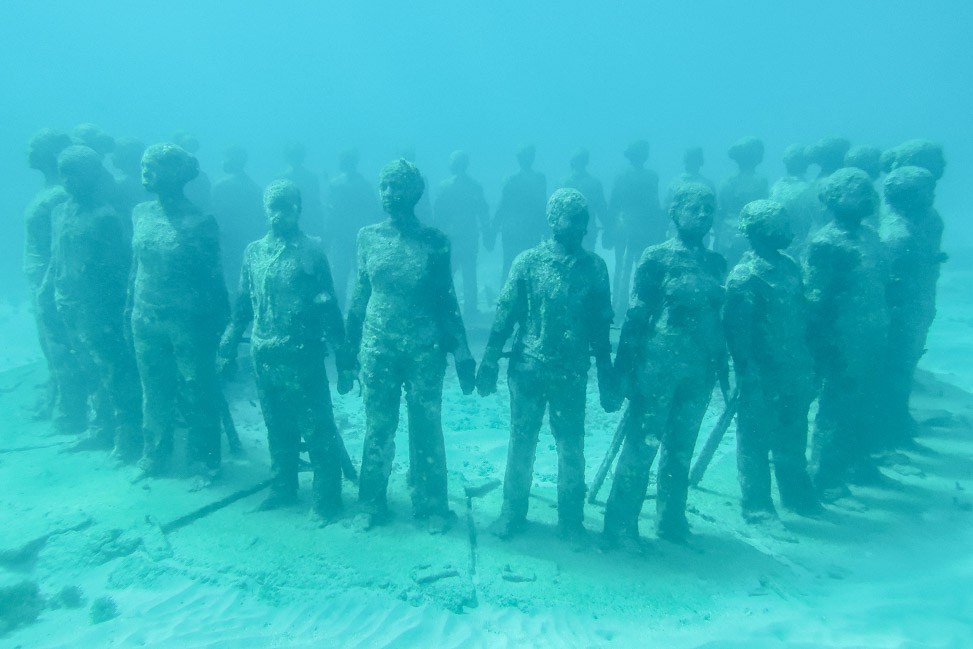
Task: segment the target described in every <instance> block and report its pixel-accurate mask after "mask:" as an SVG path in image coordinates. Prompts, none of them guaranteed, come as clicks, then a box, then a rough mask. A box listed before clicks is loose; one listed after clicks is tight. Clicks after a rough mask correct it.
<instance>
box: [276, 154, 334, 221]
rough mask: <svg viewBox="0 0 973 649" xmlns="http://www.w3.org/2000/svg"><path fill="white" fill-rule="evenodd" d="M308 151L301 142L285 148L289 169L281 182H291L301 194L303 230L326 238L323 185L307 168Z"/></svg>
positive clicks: (285, 160) (285, 171)
mask: <svg viewBox="0 0 973 649" xmlns="http://www.w3.org/2000/svg"><path fill="white" fill-rule="evenodd" d="M306 158H307V151H306V150H305V148H304V145H303V144H301V143H300V142H291V143H289V144H288V145H287V146H285V147H284V162H286V163H287V168H286V169H285V170H284V171H283V173H281V174H280V178H281V180H289V181H291V182H292V183H294V184H295V185H297V188H298V189H299V190H300V192H301V205H302V207H301V223H302V225H301V230H303V231H304V232H306V233H307V234H309V235H311V236H312V237H323V236H324V201H323V200H322V199H321V184H320V183H319V182H318V177H317V176H316V175H315V174H314V172H313V171H311V170H310V169H308V168H307V166H305V159H306Z"/></svg>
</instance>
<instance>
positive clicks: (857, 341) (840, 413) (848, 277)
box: [804, 169, 889, 500]
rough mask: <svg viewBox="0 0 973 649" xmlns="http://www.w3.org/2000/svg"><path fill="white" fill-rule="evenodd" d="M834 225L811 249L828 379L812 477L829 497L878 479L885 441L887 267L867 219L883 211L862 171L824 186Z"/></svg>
mask: <svg viewBox="0 0 973 649" xmlns="http://www.w3.org/2000/svg"><path fill="white" fill-rule="evenodd" d="M821 201H822V202H823V203H824V205H825V206H826V207H827V208H828V211H829V213H830V214H831V216H832V221H831V222H830V223H829V224H828V225H826V226H825V227H824V228H822V229H821V230H820V231H818V233H817V234H816V235H815V236H814V238H813V239H812V240H811V243H810V244H809V245H808V248H807V254H806V256H805V261H804V274H805V278H804V282H805V293H806V295H807V299H808V304H809V327H808V329H809V332H810V337H809V341H810V344H811V351H812V354H813V356H814V360H815V365H816V372H817V375H818V376H819V378H820V380H821V392H820V395H819V401H818V414H817V417H816V419H815V426H814V434H813V439H812V449H811V451H812V452H811V475H812V478H813V480H814V485H815V487H816V488H817V490H818V491H819V493H820V494H821V496H822V498H825V499H827V500H833V499H835V498H838V497H841V496H842V495H844V494H845V493H847V482H848V481H849V480H851V479H854V480H856V481H870V480H874V479H876V478H878V477H879V476H878V473H877V469H876V468H875V465H874V463H873V461H872V460H871V457H870V453H871V452H872V451H873V450H875V448H876V446H877V443H876V442H877V440H878V439H880V432H879V430H878V428H879V422H880V419H879V408H880V407H881V398H882V394H883V390H882V387H883V379H882V372H883V371H884V368H883V363H882V362H881V359H882V358H883V357H884V356H885V354H886V352H887V350H888V329H889V316H888V305H887V302H886V294H885V292H886V284H887V282H888V276H889V275H888V265H887V259H886V254H885V250H884V249H883V246H882V244H881V242H880V241H879V238H878V234H877V233H876V232H875V231H874V230H873V229H872V228H870V227H869V226H867V225H864V224H863V223H862V221H863V220H864V219H865V218H867V217H869V216H870V215H872V214H873V213H874V212H875V210H876V209H877V208H878V195H877V194H876V192H875V189H874V187H873V186H872V181H871V179H870V178H869V177H868V174H866V173H865V172H864V171H862V170H860V169H839V170H838V171H835V172H834V173H832V174H831V175H830V176H828V178H827V180H826V181H825V182H824V183H823V185H822V189H821Z"/></svg>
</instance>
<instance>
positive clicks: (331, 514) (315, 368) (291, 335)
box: [220, 180, 354, 523]
mask: <svg viewBox="0 0 973 649" xmlns="http://www.w3.org/2000/svg"><path fill="white" fill-rule="evenodd" d="M263 204H264V210H265V211H266V214H267V220H268V221H269V224H270V231H269V232H268V233H267V234H266V235H265V236H264V237H263V238H261V239H260V240H258V241H254V242H253V243H251V244H250V245H249V246H247V249H246V253H245V254H244V258H243V267H242V269H241V271H240V288H239V292H238V294H237V298H236V302H235V305H234V309H233V317H232V320H231V322H230V325H229V326H228V327H227V330H226V333H225V334H224V335H223V339H222V341H221V342H220V357H221V359H223V362H224V363H226V362H228V361H233V360H234V359H235V358H236V355H237V347H238V345H239V344H240V342H241V340H242V339H243V334H244V332H245V331H246V330H247V327H248V326H250V324H251V323H252V324H253V332H252V333H251V334H250V353H251V355H252V357H253V368H254V374H255V375H256V380H257V393H258V395H259V397H260V409H261V411H262V412H263V417H264V422H265V423H266V425H267V441H268V446H269V447H270V458H271V465H270V468H271V472H272V474H273V482H272V484H271V487H270V495H269V496H268V497H267V498H266V500H264V502H263V503H262V505H261V506H260V508H261V509H264V510H267V509H277V508H279V507H284V506H287V505H290V504H293V503H295V502H296V501H297V487H298V482H297V472H298V464H299V456H300V444H301V439H302V438H303V439H304V441H305V442H306V444H307V450H308V455H309V456H310V459H311V467H312V469H313V470H314V482H313V486H312V501H311V512H312V516H313V517H315V518H317V519H318V520H319V521H320V522H322V523H325V522H329V521H331V520H333V519H334V518H335V517H337V516H338V515H339V514H340V513H341V511H342V503H341V464H340V461H341V454H342V450H341V447H340V444H341V440H340V439H339V437H338V430H337V427H336V426H335V421H334V412H333V409H332V404H331V391H330V389H329V385H328V375H327V374H326V372H325V366H324V360H325V357H326V356H327V346H328V345H331V346H332V347H333V348H334V349H335V351H336V354H337V363H338V371H339V372H344V371H349V370H353V365H354V361H353V360H352V359H349V358H348V356H347V354H345V353H344V351H345V348H344V342H345V329H344V323H343V322H342V320H341V311H340V310H339V309H338V303H337V302H336V300H335V296H334V284H333V283H332V281H331V269H330V267H329V266H328V258H327V257H326V256H325V253H324V247H323V246H322V244H321V242H320V240H318V239H317V238H314V237H309V236H307V235H306V234H304V233H303V232H302V231H301V228H300V225H299V219H300V216H301V192H300V190H299V189H298V187H297V185H296V184H295V183H293V182H291V181H289V180H277V181H274V182H273V183H271V184H270V185H269V186H268V187H267V189H266V191H265V192H264V196H263Z"/></svg>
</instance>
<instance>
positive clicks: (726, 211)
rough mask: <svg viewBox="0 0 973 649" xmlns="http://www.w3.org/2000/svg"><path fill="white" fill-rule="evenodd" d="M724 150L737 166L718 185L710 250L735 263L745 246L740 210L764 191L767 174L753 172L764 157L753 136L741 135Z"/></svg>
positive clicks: (762, 144)
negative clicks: (718, 213)
mask: <svg viewBox="0 0 973 649" xmlns="http://www.w3.org/2000/svg"><path fill="white" fill-rule="evenodd" d="M726 154H727V155H728V156H729V158H730V159H731V160H733V161H734V162H735V163H737V167H738V169H737V172H736V173H735V174H733V175H732V176H730V177H729V178H727V179H726V180H724V181H723V184H722V185H720V218H719V219H718V220H717V222H716V227H715V228H713V250H715V251H717V252H718V253H720V254H721V255H723V256H724V257H725V258H726V259H727V261H728V262H729V263H731V264H735V263H736V262H737V261H738V260H739V259H740V257H741V256H742V255H743V253H744V251H745V250H746V249H747V243H746V241H744V240H743V236H742V235H741V234H740V228H739V223H740V210H742V209H743V206H744V205H746V204H747V203H749V202H750V201H755V200H759V199H761V198H767V195H768V189H767V178H766V177H764V176H762V175H760V174H758V173H757V165H759V164H760V163H761V162H763V159H764V143H763V141H762V140H760V139H759V138H756V137H752V136H751V137H745V138H743V139H741V140H739V141H737V142H736V143H735V144H734V145H733V146H731V147H730V148H729V150H728V151H727V152H726Z"/></svg>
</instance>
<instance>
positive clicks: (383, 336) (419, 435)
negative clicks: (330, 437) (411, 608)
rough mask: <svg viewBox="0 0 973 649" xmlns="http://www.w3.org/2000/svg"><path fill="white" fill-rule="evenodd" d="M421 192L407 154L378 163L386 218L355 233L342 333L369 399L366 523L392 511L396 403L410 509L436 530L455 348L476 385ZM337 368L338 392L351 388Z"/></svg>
mask: <svg viewBox="0 0 973 649" xmlns="http://www.w3.org/2000/svg"><path fill="white" fill-rule="evenodd" d="M424 189H425V181H424V180H423V178H422V175H421V174H420V173H419V170H418V169H417V168H416V167H415V165H413V164H412V163H410V162H408V161H406V160H401V159H400V160H396V161H394V162H391V163H389V164H388V165H386V166H385V168H384V169H382V173H381V175H380V178H379V194H380V196H381V200H382V207H383V208H384V209H385V212H386V213H387V214H388V216H389V218H388V219H387V220H385V221H383V222H381V223H378V224H375V225H370V226H367V227H364V228H362V229H361V231H360V232H359V233H358V274H357V277H356V281H355V288H354V292H353V293H352V297H351V302H350V305H349V307H348V314H347V326H346V335H347V337H348V346H349V353H350V354H357V356H358V361H359V363H360V366H361V371H360V380H361V386H362V391H363V396H364V402H365V442H364V449H363V453H362V464H361V477H360V479H359V486H358V500H359V504H360V505H361V506H362V509H363V512H362V514H361V515H360V517H359V520H360V522H361V523H362V524H363V526H364V527H366V528H370V527H372V526H374V525H379V524H381V523H383V522H384V521H385V519H386V518H387V515H388V504H387V491H388V481H389V476H390V474H391V472H392V460H393V458H394V455H395V432H396V429H397V428H398V425H399V404H400V400H401V398H402V391H403V389H404V390H405V400H406V406H407V409H408V413H409V447H410V453H409V457H410V464H411V466H410V472H411V486H412V508H413V515H414V516H415V517H416V518H417V519H419V520H424V521H426V523H427V524H428V526H429V529H430V531H434V532H435V531H442V530H443V529H444V528H445V527H446V526H448V525H449V524H450V521H451V518H452V513H451V512H450V509H449V504H448V502H447V500H446V450H445V443H444V440H443V427H442V413H441V411H442V397H443V378H444V375H445V371H446V355H447V354H452V355H453V359H454V361H455V365H456V374H457V376H458V377H459V380H460V385H461V386H462V388H463V393H464V394H471V393H472V392H473V387H474V376H475V365H476V363H475V362H474V360H473V357H472V355H471V354H470V349H469V346H468V345H467V342H466V329H465V327H464V326H463V318H462V316H461V315H460V311H459V303H458V302H457V300H456V292H455V290H454V288H453V273H452V269H451V267H450V250H449V240H448V239H447V238H446V235H444V234H443V233H442V232H440V231H439V230H436V229H435V228H432V227H429V226H427V225H424V224H422V223H420V222H419V220H418V219H417V218H416V215H415V212H414V208H415V205H416V203H418V202H419V197H420V196H421V195H422V192H423V191H424ZM352 377H353V373H352V372H348V371H346V372H342V374H341V375H340V376H339V389H341V390H347V389H350V383H351V381H352Z"/></svg>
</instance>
